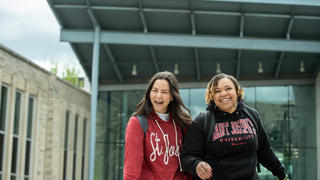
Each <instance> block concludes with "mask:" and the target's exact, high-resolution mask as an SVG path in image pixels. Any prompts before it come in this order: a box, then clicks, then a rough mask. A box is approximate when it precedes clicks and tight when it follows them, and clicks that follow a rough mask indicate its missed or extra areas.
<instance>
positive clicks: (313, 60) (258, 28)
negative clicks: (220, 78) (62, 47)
mask: <svg viewBox="0 0 320 180" xmlns="http://www.w3.org/2000/svg"><path fill="white" fill-rule="evenodd" d="M48 3H49V5H50V7H51V9H52V11H53V13H54V14H55V15H56V18H57V20H58V22H59V23H60V26H61V37H60V38H61V41H65V42H69V43H70V44H71V47H72V48H73V50H74V52H75V54H76V55H77V57H78V59H79V61H80V63H81V64H82V66H83V68H84V70H85V71H86V73H87V75H88V77H89V78H90V77H91V69H92V54H93V43H94V27H99V28H100V29H101V33H100V56H99V57H100V58H99V59H100V62H99V64H100V67H99V85H112V84H132V83H135V84H136V83H146V82H147V80H148V79H150V78H151V76H152V75H153V74H154V73H156V72H158V71H164V70H168V71H172V72H174V68H175V67H177V68H178V70H179V74H178V75H177V77H178V79H179V81H180V82H205V81H208V79H210V78H211V77H212V76H213V75H214V74H215V73H216V71H217V66H220V69H221V72H225V73H229V74H232V75H234V76H236V77H238V78H239V79H240V80H266V79H268V80H277V79H305V78H311V79H312V78H314V77H315V76H316V75H317V73H318V71H319V69H320V68H319V67H320V3H319V1H317V0H292V1H287V0H259V1H258V0H161V1H160V0H108V1H102V0H91V1H89V0H88V1H85V0H82V1H76V0H48ZM134 65H136V70H137V74H136V75H133V73H132V70H133V66H134ZM259 67H260V70H261V69H262V72H260V73H259V72H258V70H259ZM90 79H91V78H90Z"/></svg>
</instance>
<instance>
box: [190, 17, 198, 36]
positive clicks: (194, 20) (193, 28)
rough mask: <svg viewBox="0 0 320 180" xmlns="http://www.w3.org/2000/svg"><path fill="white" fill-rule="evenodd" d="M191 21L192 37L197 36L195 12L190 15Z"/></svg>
mask: <svg viewBox="0 0 320 180" xmlns="http://www.w3.org/2000/svg"><path fill="white" fill-rule="evenodd" d="M190 21H191V28H192V35H196V33H197V30H196V19H195V17H194V13H193V12H192V13H191V14H190Z"/></svg>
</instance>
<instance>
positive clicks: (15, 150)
mask: <svg viewBox="0 0 320 180" xmlns="http://www.w3.org/2000/svg"><path fill="white" fill-rule="evenodd" d="M21 99H22V94H21V92H19V91H16V98H15V106H14V122H13V144H12V159H11V179H16V178H17V165H18V163H17V162H18V144H19V143H18V142H19V125H20V117H21V104H22V102H21Z"/></svg>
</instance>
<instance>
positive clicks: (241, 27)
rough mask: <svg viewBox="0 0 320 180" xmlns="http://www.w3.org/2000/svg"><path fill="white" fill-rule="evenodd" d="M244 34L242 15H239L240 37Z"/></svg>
mask: <svg viewBox="0 0 320 180" xmlns="http://www.w3.org/2000/svg"><path fill="white" fill-rule="evenodd" d="M243 34H244V14H242V15H241V19H240V33H239V35H240V37H243Z"/></svg>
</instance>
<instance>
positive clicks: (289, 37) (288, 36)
mask: <svg viewBox="0 0 320 180" xmlns="http://www.w3.org/2000/svg"><path fill="white" fill-rule="evenodd" d="M293 23H294V17H291V18H290V21H289V24H288V28H287V33H286V37H287V39H291V36H290V34H291V30H292V27H293Z"/></svg>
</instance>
